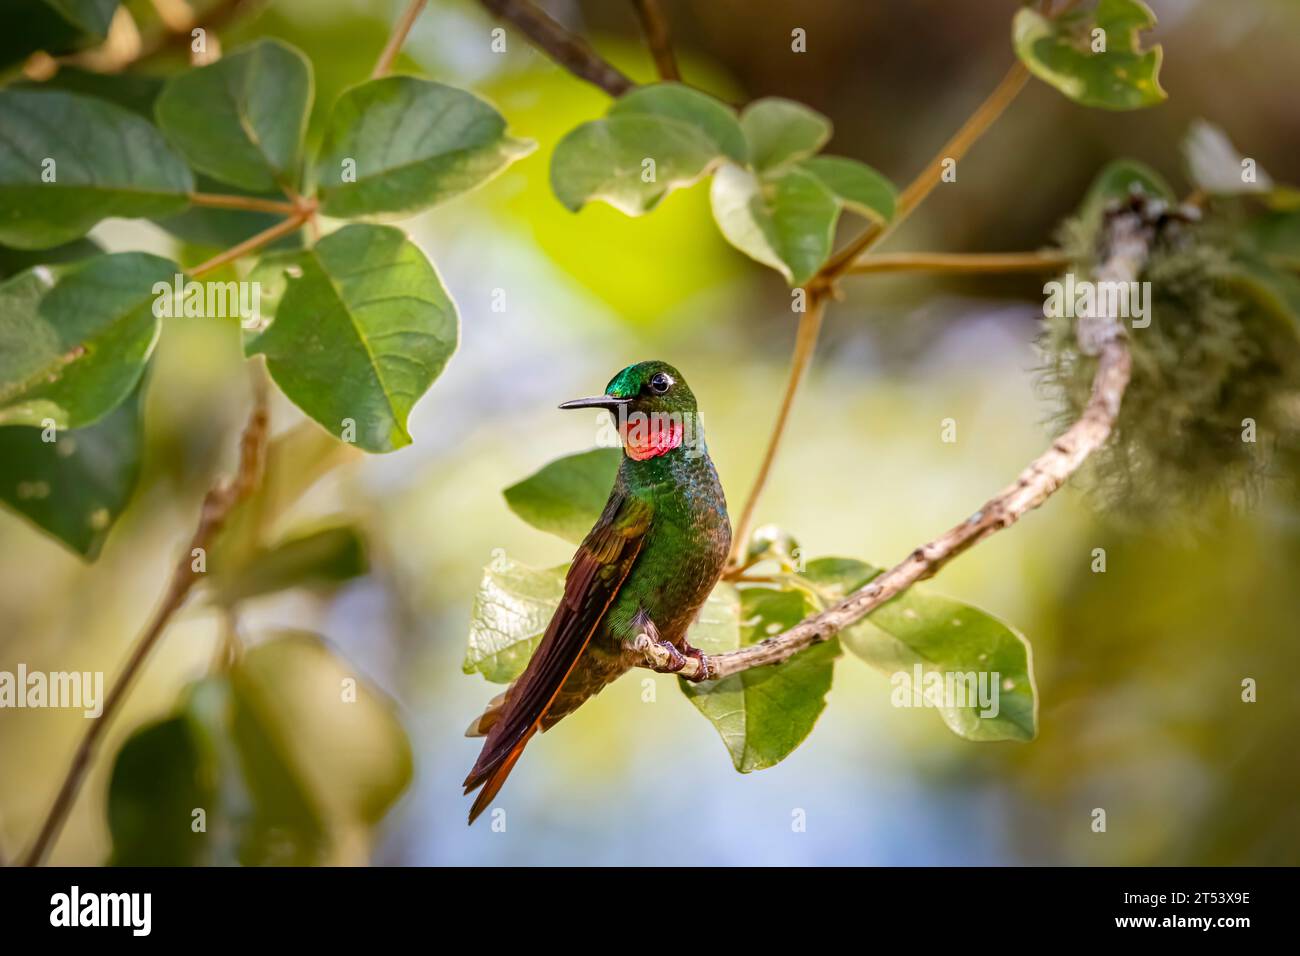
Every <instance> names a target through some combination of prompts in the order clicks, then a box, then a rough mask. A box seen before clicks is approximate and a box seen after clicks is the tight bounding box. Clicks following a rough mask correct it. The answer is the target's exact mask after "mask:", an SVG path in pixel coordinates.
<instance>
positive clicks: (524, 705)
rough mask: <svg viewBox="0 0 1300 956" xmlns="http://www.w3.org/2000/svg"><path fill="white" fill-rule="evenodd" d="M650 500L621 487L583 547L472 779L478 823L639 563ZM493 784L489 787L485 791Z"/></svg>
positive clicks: (469, 779) (469, 782) (469, 783)
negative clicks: (629, 574)
mask: <svg viewBox="0 0 1300 956" xmlns="http://www.w3.org/2000/svg"><path fill="white" fill-rule="evenodd" d="M653 513H654V505H653V504H651V502H650V500H649V499H648V498H642V497H639V496H636V495H632V494H628V493H627V492H626V491H624V490H623V489H620V488H617V487H616V488H615V490H614V493H613V494H612V495H610V499H609V502H608V503H607V504H606V505H605V511H604V512H603V513H602V514H601V516H600V520H599V521H597V522H596V526H595V527H594V528H592V529H591V532H590V533H589V534H588V535H587V537H586V538H585V539H584V540H583V542H582V544H581V545H580V546H579V547H578V553H577V554H575V555H574V556H573V563H572V564H571V565H570V566H569V573H568V577H567V578H565V582H564V597H563V598H561V599H560V604H559V607H557V608H556V609H555V616H554V617H552V618H551V623H550V624H549V625H547V628H546V633H545V634H544V635H543V636H542V641H541V643H540V644H539V645H538V646H537V650H536V651H534V652H533V656H532V658H531V659H530V660H529V662H528V667H527V668H526V669H525V670H524V672H523V674H522V675H521V676H520V677H519V679H518V680H517V681H515V683H514V684H513V685H512V686H511V687H510V690H509V691H508V693H507V697H506V700H505V704H504V705H503V707H502V708H501V712H500V714H499V716H497V718H496V719H495V721H494V722H493V723H492V727H491V729H490V730H489V731H488V734H487V740H485V741H484V743H483V750H482V751H481V752H480V753H479V756H478V760H477V761H475V763H474V768H473V769H472V770H471V771H470V772H469V776H468V777H466V778H465V792H466V793H470V792H472V791H473V790H475V789H477V788H478V787H480V786H482V787H483V792H482V793H480V794H479V795H478V797H477V798H476V799H475V801H474V806H473V807H472V808H471V809H470V815H469V820H470V823H473V822H474V818H475V817H477V816H478V815H479V814H480V813H482V812H483V810H484V809H485V808H486V807H487V805H488V804H489V803H491V802H492V798H493V797H495V796H496V794H497V791H499V790H500V789H501V785H502V784H503V783H505V779H506V777H507V776H508V775H509V773H510V769H511V768H512V767H513V766H514V765H515V761H516V760H518V759H519V755H520V754H521V753H523V749H524V746H525V745H526V744H527V743H528V740H529V738H531V737H532V735H533V734H534V733H536V732H537V728H538V725H539V724H540V723H541V720H542V718H543V717H544V716H545V715H546V711H547V709H548V708H549V707H550V706H551V702H552V701H553V700H554V699H555V695H556V694H557V693H558V692H559V690H560V687H561V685H563V684H564V680H565V678H567V677H568V676H569V673H570V672H571V671H572V670H573V666H574V664H576V663H577V661H578V658H579V657H580V656H581V654H582V652H583V650H585V649H586V647H587V643H588V642H589V641H590V640H591V635H592V633H593V632H594V631H595V630H596V626H597V625H598V624H599V623H600V619H601V618H602V617H604V615H605V611H606V610H607V609H608V608H609V605H610V603H611V602H612V601H613V600H614V597H615V596H616V595H617V594H618V589H619V587H620V586H621V585H622V584H623V581H624V580H625V579H626V578H627V575H628V572H629V571H630V570H632V565H633V563H634V562H635V561H636V556H637V554H638V553H639V552H640V550H641V545H642V543H643V542H644V540H645V533H646V531H647V530H648V529H649V527H650V518H651V516H652V515H653ZM485 784H486V785H485Z"/></svg>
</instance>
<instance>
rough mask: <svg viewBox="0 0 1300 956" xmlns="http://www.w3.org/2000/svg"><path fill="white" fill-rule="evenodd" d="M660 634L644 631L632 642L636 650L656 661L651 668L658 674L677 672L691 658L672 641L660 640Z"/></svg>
mask: <svg viewBox="0 0 1300 956" xmlns="http://www.w3.org/2000/svg"><path fill="white" fill-rule="evenodd" d="M658 637H659V635H658V634H657V633H655V634H649V633H645V632H642V633H640V634H638V635H637V636H636V640H634V641H633V642H632V647H633V649H634V650H636V651H638V652H640V653H641V654H644V655H645V656H646V657H648V658H649V659H650V660H652V661H653V662H654V666H653V667H652V668H651V670H653V671H654V672H655V673H656V674H676V673H677V672H678V671H679V670H681V669H682V668H683V667H685V666H686V662H687V661H688V660H689V659H690V658H688V657H687V656H686V655H685V654H683V653H682V652H681V651H679V650H678V649H677V648H676V646H674V644H673V643H672V642H671V641H663V640H658Z"/></svg>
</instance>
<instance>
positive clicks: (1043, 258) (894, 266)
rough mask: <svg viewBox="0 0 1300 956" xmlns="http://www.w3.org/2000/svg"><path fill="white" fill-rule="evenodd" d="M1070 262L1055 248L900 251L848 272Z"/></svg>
mask: <svg viewBox="0 0 1300 956" xmlns="http://www.w3.org/2000/svg"><path fill="white" fill-rule="evenodd" d="M1069 264H1070V259H1069V256H1067V255H1066V254H1065V253H1063V252H1059V251H1057V250H1055V249H1052V250H1047V251H1043V252H987V253H985V252H974V253H963V252H896V253H887V254H883V255H875V256H863V257H861V258H859V259H858V260H857V261H856V262H854V263H853V264H852V265H850V266H849V268H848V270H847V271H848V272H849V273H851V274H854V275H866V274H869V273H876V272H944V273H953V274H966V273H989V274H993V273H1000V272H1031V273H1032V272H1053V271H1055V270H1057V269H1061V268H1064V267H1065V266H1068V265H1069Z"/></svg>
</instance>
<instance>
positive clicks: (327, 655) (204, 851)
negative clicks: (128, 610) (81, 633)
mask: <svg viewBox="0 0 1300 956" xmlns="http://www.w3.org/2000/svg"><path fill="white" fill-rule="evenodd" d="M411 773H412V764H411V749H410V744H409V743H408V741H407V739H406V735H405V733H404V732H403V730H402V728H401V725H400V723H399V722H398V720H397V718H396V714H395V708H394V706H393V704H392V702H391V701H390V700H388V699H387V697H385V695H384V694H383V693H382V692H380V691H378V690H377V689H375V688H373V687H372V686H370V685H369V683H368V682H366V681H365V680H364V679H361V678H360V677H359V675H357V674H356V672H355V670H354V669H353V668H352V667H350V666H349V665H348V664H347V663H346V662H345V661H343V660H341V659H340V658H339V657H337V656H336V655H335V654H334V653H333V652H332V651H331V650H330V649H329V648H328V647H327V646H326V645H325V643H324V642H323V641H321V639H320V638H318V637H316V636H315V635H310V634H302V633H297V632H286V633H281V634H279V635H276V636H275V637H274V638H273V639H272V640H270V641H268V642H266V643H263V644H260V645H258V646H256V647H254V648H253V649H252V650H250V651H248V652H247V653H246V654H245V655H244V656H243V657H242V658H241V659H240V660H239V661H238V662H237V663H236V664H235V665H234V666H233V668H232V669H231V670H230V671H229V673H227V674H224V675H222V676H218V677H212V678H208V679H206V680H203V681H201V682H199V683H197V684H195V685H193V686H192V687H191V688H189V689H188V690H187V691H186V692H185V693H184V694H183V695H182V697H181V700H180V702H179V704H178V707H177V710H176V713H175V714H174V715H173V716H171V717H168V718H166V719H165V720H162V721H159V722H156V723H154V724H151V725H148V726H146V727H144V728H142V729H141V730H139V731H137V732H136V733H135V734H133V735H132V736H131V738H130V739H128V740H127V742H126V744H125V745H124V746H123V748H122V750H121V751H120V752H119V753H118V756H117V759H116V761H115V762H114V766H113V773H112V778H111V781H110V784H109V792H108V820H109V829H110V832H111V833H112V837H113V852H112V857H111V862H112V863H113V864H115V865H127V866H136V865H167V866H177V865H214V864H215V865H222V864H226V865H228V864H232V863H242V864H245V865H267V864H296V865H303V864H313V863H314V864H322V863H326V864H342V863H351V864H355V863H360V862H365V852H364V851H365V843H366V842H367V841H366V836H367V833H368V831H369V830H370V828H371V827H373V826H374V825H375V824H376V823H377V822H378V821H379V820H380V819H381V818H382V817H383V816H384V814H385V813H386V812H387V811H388V809H389V808H390V807H391V806H392V804H393V802H394V801H395V800H396V799H397V797H398V796H399V795H400V794H401V793H402V791H403V790H404V789H405V788H406V786H407V785H408V784H409V782H410V779H411ZM196 810H201V811H202V817H201V819H202V821H203V824H204V825H203V826H202V827H200V826H197V822H198V819H200V818H199V817H198V815H196V813H195V811H196ZM359 851H360V852H359Z"/></svg>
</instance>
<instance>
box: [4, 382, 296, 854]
mask: <svg viewBox="0 0 1300 956" xmlns="http://www.w3.org/2000/svg"><path fill="white" fill-rule="evenodd" d="M270 417H271V413H270V388H269V386H268V384H267V379H266V371H265V368H264V367H263V366H262V364H261V363H260V362H258V363H255V364H254V365H253V408H252V411H251V413H250V414H249V417H248V423H247V424H246V425H245V426H244V432H243V435H242V437H241V438H240V442H239V466H238V470H237V471H236V473H235V476H234V478H233V479H227V478H222V479H220V480H218V481H217V482H216V484H214V485H213V486H212V488H211V489H209V491H208V493H207V494H206V495H205V496H204V498H203V505H202V507H201V509H200V512H199V524H198V527H197V528H196V529H195V532H194V536H193V537H192V538H191V539H190V546H189V548H188V549H187V550H186V551H185V553H184V554H182V555H181V556H180V559H179V560H178V561H177V562H176V566H175V568H174V569H173V570H172V576H171V581H170V583H169V584H168V586H167V590H166V592H165V593H164V595H163V600H162V604H161V605H160V606H159V608H158V610H157V611H155V612H154V616H153V618H152V619H151V620H150V622H149V625H148V626H147V627H146V628H145V630H144V633H143V634H141V635H140V637H139V639H138V640H137V641H136V644H135V647H134V648H133V649H132V651H131V654H130V656H129V657H128V658H127V660H126V664H125V665H124V666H123V668H122V673H121V675H120V676H119V677H118V678H117V681H116V682H115V683H114V684H113V686H112V687H111V688H110V689H109V692H108V694H107V696H106V697H105V698H104V709H103V712H102V713H101V714H100V716H99V717H98V718H97V719H95V720H94V721H92V722H91V724H90V726H89V728H87V730H86V733H85V734H84V735H83V736H82V738H81V742H80V744H78V746H77V750H76V752H75V754H74V755H73V758H72V764H71V766H69V767H68V772H67V774H66V775H65V776H64V778H63V784H62V785H61V786H60V787H59V791H58V794H57V795H56V796H55V798H54V802H53V803H52V804H51V805H50V809H49V812H48V813H47V814H46V817H45V822H44V823H43V824H42V825H41V829H40V832H39V833H38V834H37V836H36V840H35V842H34V843H33V844H32V847H31V849H30V850H28V851H27V854H26V856H25V857H23V860H22V862H23V865H24V866H39V865H40V864H41V862H42V861H43V860H44V859H45V856H46V854H47V853H48V852H49V850H50V848H51V847H52V846H53V844H54V841H55V840H56V839H58V836H59V832H60V831H61V830H62V829H63V823H64V821H65V820H66V819H67V817H68V814H69V813H70V812H71V810H72V805H73V804H74V803H75V802H76V799H77V794H78V793H79V792H80V791H81V786H82V784H83V783H85V780H86V773H87V771H89V769H90V764H91V760H92V759H93V758H94V756H95V750H96V747H97V745H98V743H99V740H100V738H101V737H102V736H103V735H104V731H105V730H106V729H107V728H108V724H109V722H110V721H111V720H112V718H113V715H114V714H115V713H116V712H117V710H118V708H119V707H120V706H121V704H122V702H123V701H124V700H125V699H126V696H127V693H128V691H129V690H130V689H131V683H132V681H133V680H134V678H135V676H136V675H137V674H138V673H139V671H140V668H141V667H142V666H143V665H144V662H145V660H146V659H147V658H148V657H149V652H150V651H152V650H153V648H154V646H155V645H156V644H157V643H158V641H159V639H160V638H161V637H162V636H163V633H164V632H165V631H166V630H167V625H168V624H170V623H171V620H172V618H173V617H174V616H175V614H176V612H177V611H179V610H180V608H181V606H182V605H184V603H185V600H186V598H188V597H189V594H190V591H191V590H192V589H193V588H194V585H195V583H196V582H197V581H198V578H199V572H198V571H195V570H194V563H193V557H192V556H193V553H194V550H195V549H198V548H201V549H203V551H204V552H205V553H206V552H207V551H208V549H209V548H210V547H211V545H212V542H213V541H214V540H215V539H216V536H217V534H218V533H219V532H220V531H221V528H222V526H223V525H224V524H225V522H226V518H227V517H229V515H230V512H231V511H232V510H233V509H234V507H235V505H237V504H239V502H241V501H242V500H244V499H245V498H246V497H248V495H250V494H251V493H252V492H253V491H254V490H255V489H256V488H257V486H258V485H259V484H260V483H261V480H262V471H263V466H264V464H265V460H266V447H267V440H268V437H269V434H270Z"/></svg>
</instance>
